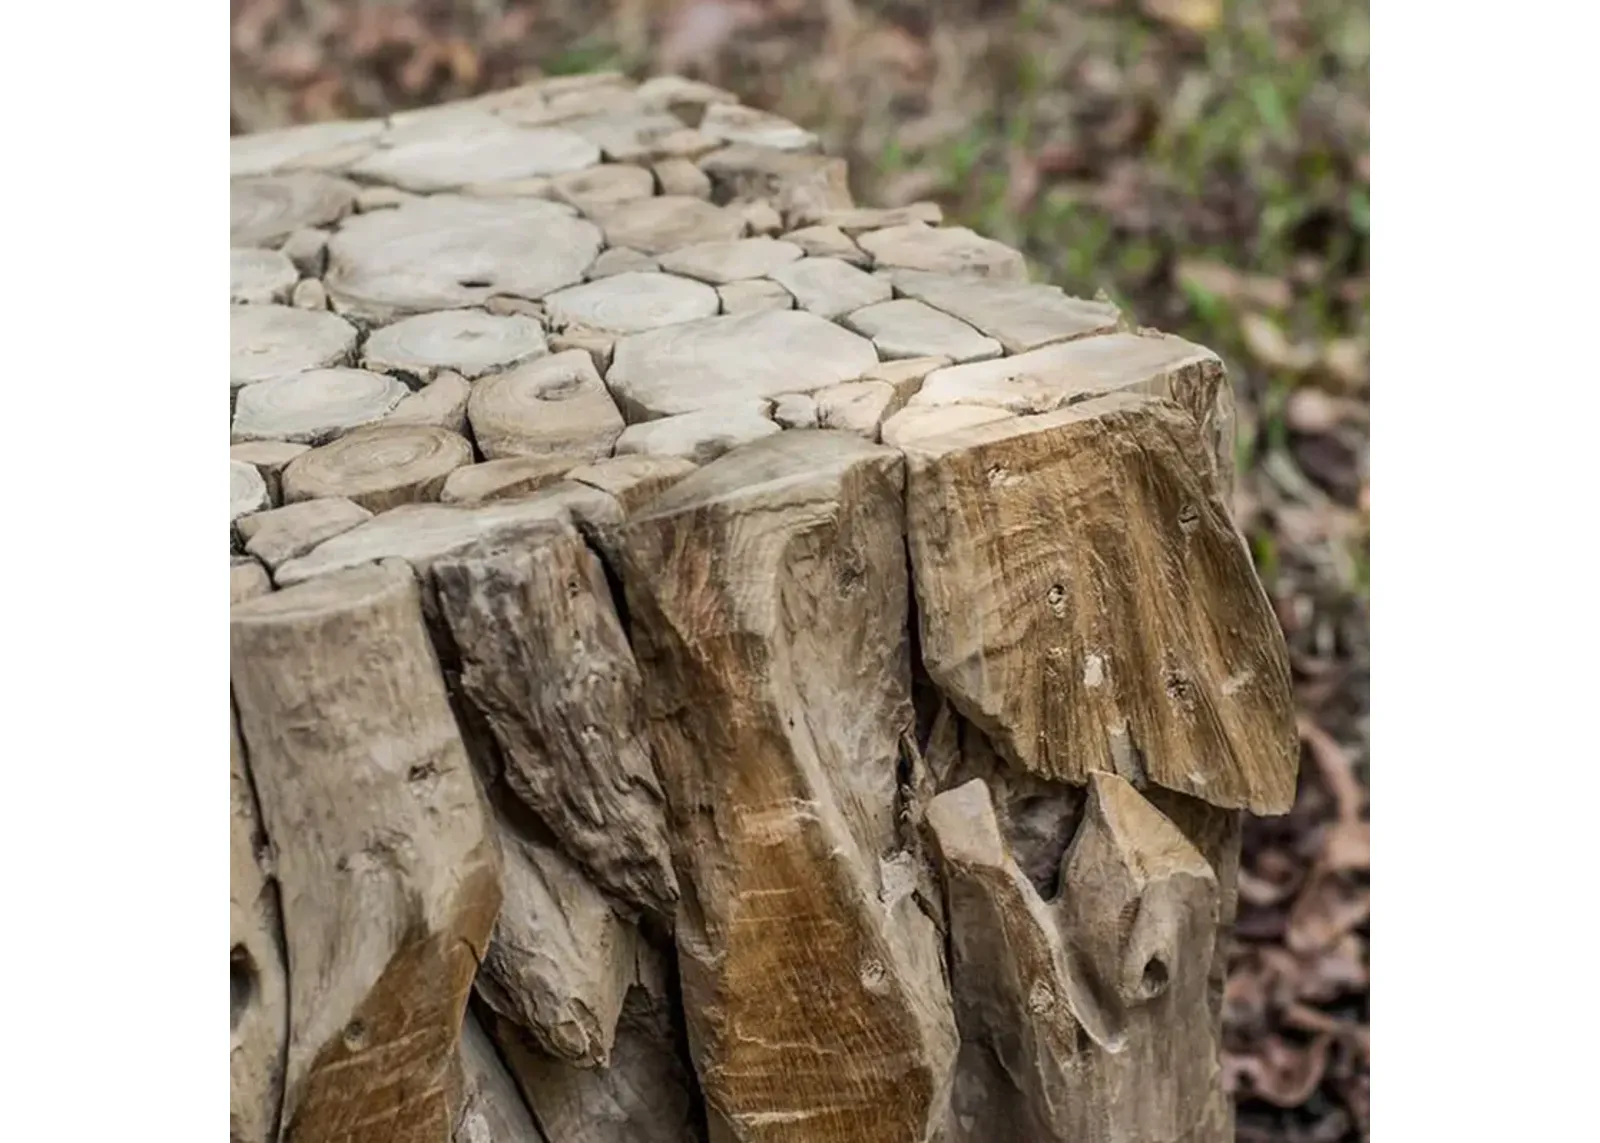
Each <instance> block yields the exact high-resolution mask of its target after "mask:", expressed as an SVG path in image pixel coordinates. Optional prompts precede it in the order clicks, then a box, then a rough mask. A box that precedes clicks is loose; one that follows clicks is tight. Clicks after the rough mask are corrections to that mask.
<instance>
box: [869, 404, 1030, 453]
mask: <svg viewBox="0 0 1600 1143" xmlns="http://www.w3.org/2000/svg"><path fill="white" fill-rule="evenodd" d="M1014 418H1015V414H1014V413H1008V412H1006V410H1004V409H995V408H991V407H990V406H987V405H915V404H913V405H907V406H906V407H905V408H903V409H901V410H900V411H899V412H897V413H894V414H892V415H891V416H889V417H888V418H886V419H885V420H884V422H883V424H882V426H881V427H880V428H879V435H880V436H881V437H882V439H883V443H884V444H886V445H893V446H894V447H895V448H907V447H909V446H910V445H911V444H913V443H915V442H920V441H926V440H929V439H931V438H935V437H939V436H942V435H943V434H945V433H949V432H954V431H955V430H957V429H964V428H969V427H971V426H974V425H986V424H989V423H990V422H992V421H1009V420H1013V419H1014Z"/></svg>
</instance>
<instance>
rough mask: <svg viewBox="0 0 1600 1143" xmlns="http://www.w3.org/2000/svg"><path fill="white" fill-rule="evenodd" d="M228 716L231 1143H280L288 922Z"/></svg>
mask: <svg viewBox="0 0 1600 1143" xmlns="http://www.w3.org/2000/svg"><path fill="white" fill-rule="evenodd" d="M264 590H266V589H264ZM264 590H263V593H264ZM229 722H230V734H229V736H230V740H231V745H230V750H229V766H228V775H229V776H228V789H229V809H230V815H229V826H228V833H229V851H230V863H231V864H230V868H231V872H230V874H229V901H230V904H229V929H230V939H229V942H228V943H229V945H230V946H231V947H230V950H229V954H228V977H229V985H230V992H231V1000H230V1010H229V1029H230V1031H229V1037H230V1038H229V1044H228V1060H229V1074H230V1106H229V1111H228V1138H229V1141H230V1143H277V1138H278V1109H279V1107H280V1106H281V1101H282V1099H283V1066H284V1052H285V1050H286V1048H287V1045H288V1037H289V996H288V969H287V968H286V967H285V965H284V959H283V957H284V953H283V922H282V919H281V916H280V913H279V908H278V886H277V883H276V882H275V881H274V880H273V878H272V875H271V872H270V866H271V861H272V849H271V846H270V845H269V843H268V842H267V837H266V834H265V833H264V832H263V831H262V828H261V814H260V811H259V810H258V809H257V807H256V795H255V788H254V786H253V785H252V784H251V781H250V771H249V768H248V766H247V765H246V763H245V757H244V749H243V747H242V746H241V745H240V743H239V724H238V721H237V720H236V719H235V718H234V717H233V715H232V714H231V713H230V715H229Z"/></svg>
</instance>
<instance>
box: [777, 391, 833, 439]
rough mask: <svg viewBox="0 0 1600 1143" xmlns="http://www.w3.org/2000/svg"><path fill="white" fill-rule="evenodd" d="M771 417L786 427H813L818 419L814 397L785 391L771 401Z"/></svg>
mask: <svg viewBox="0 0 1600 1143" xmlns="http://www.w3.org/2000/svg"><path fill="white" fill-rule="evenodd" d="M848 383H849V382H846V384H848ZM772 419H773V420H774V421H776V422H778V424H780V425H782V426H783V427H784V428H786V429H814V428H816V427H817V421H818V414H817V402H816V398H814V397H812V396H810V395H809V394H806V393H785V394H784V395H783V396H781V397H779V398H778V399H777V400H776V401H774V402H772Z"/></svg>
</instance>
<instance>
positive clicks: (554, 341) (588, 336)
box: [550, 323, 617, 377]
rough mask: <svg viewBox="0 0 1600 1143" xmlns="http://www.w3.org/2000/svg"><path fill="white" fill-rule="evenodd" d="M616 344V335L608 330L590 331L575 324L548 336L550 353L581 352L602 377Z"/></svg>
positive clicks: (608, 367) (586, 327)
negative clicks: (575, 350) (587, 357)
mask: <svg viewBox="0 0 1600 1143" xmlns="http://www.w3.org/2000/svg"><path fill="white" fill-rule="evenodd" d="M616 344H617V335H616V334H615V333H612V332H611V331H610V330H605V329H591V328H589V327H588V326H586V325H578V324H576V323H574V324H572V325H569V326H567V327H566V328H565V329H563V330H561V331H560V332H559V333H553V334H551V335H550V350H551V352H553V353H567V352H569V351H571V350H574V349H578V350H582V351H583V352H584V353H587V354H588V355H589V361H590V362H591V363H592V364H593V365H594V371H595V372H596V373H597V374H599V375H600V376H602V377H603V376H605V374H606V371H607V370H609V369H610V368H611V354H612V351H613V350H614V349H615V348H616Z"/></svg>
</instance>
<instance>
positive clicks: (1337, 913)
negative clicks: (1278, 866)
mask: <svg viewBox="0 0 1600 1143" xmlns="http://www.w3.org/2000/svg"><path fill="white" fill-rule="evenodd" d="M1370 912H1371V901H1370V892H1369V891H1368V890H1367V889H1366V888H1364V887H1361V886H1355V885H1350V884H1347V883H1346V882H1345V881H1344V880H1343V879H1342V878H1341V877H1340V876H1338V875H1337V874H1332V873H1318V874H1316V875H1314V876H1313V877H1312V878H1311V880H1310V882H1309V883H1308V884H1307V886H1306V888H1305V889H1304V890H1302V891H1301V893H1300V896H1299V897H1297V898H1295V902H1294V905H1293V906H1292V907H1291V908H1290V910H1289V927H1288V930H1287V932H1286V934H1285V937H1284V943H1285V944H1287V945H1288V946H1289V948H1290V949H1292V950H1293V951H1294V952H1297V953H1311V952H1316V951H1317V950H1318V949H1325V948H1327V947H1328V946H1329V945H1331V944H1333V942H1334V941H1336V940H1338V939H1339V938H1340V937H1342V936H1344V935H1345V934H1346V933H1348V932H1350V931H1351V930H1352V929H1354V928H1355V927H1356V926H1357V925H1360V924H1361V923H1362V922H1363V921H1365V920H1366V919H1367V917H1368V915H1369V913H1370Z"/></svg>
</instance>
